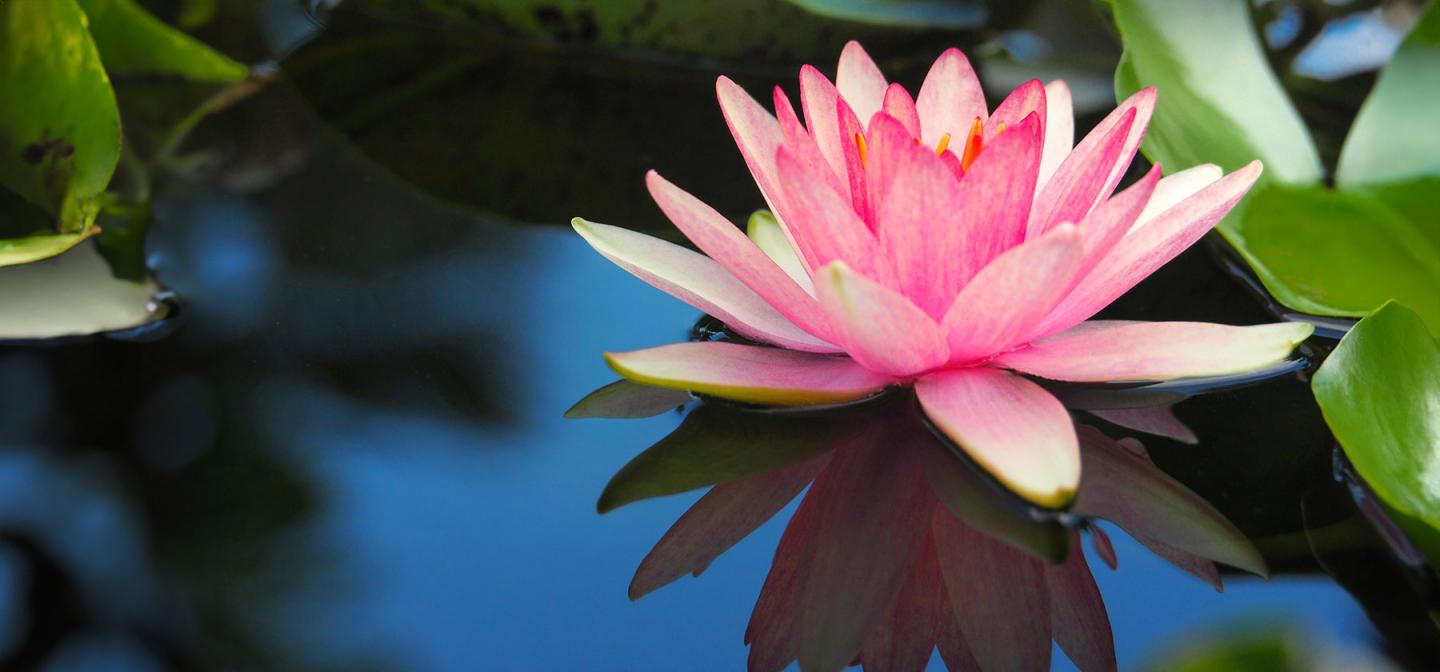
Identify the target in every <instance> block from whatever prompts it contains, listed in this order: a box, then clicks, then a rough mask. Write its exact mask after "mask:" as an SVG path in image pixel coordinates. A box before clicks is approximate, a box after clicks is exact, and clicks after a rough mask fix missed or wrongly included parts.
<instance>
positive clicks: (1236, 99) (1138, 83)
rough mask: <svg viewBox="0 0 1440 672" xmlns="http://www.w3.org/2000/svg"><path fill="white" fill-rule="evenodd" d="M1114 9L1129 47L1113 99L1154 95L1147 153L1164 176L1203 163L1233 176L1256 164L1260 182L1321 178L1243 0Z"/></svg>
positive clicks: (1125, 4)
mask: <svg viewBox="0 0 1440 672" xmlns="http://www.w3.org/2000/svg"><path fill="white" fill-rule="evenodd" d="M1113 5H1114V14H1115V23H1116V25H1117V26H1118V27H1119V29H1120V35H1121V38H1122V40H1123V42H1124V45H1125V51H1124V53H1123V54H1122V55H1121V57H1120V65H1119V66H1118V67H1117V69H1116V70H1115V93H1116V97H1117V98H1120V99H1124V98H1127V97H1129V96H1130V94H1132V93H1134V92H1135V91H1138V90H1140V88H1142V87H1145V86H1153V87H1155V88H1156V89H1157V90H1158V91H1159V93H1160V96H1159V102H1158V104H1157V105H1156V108H1155V115H1154V117H1153V118H1152V119H1151V121H1150V130H1149V131H1148V132H1147V133H1146V135H1145V142H1144V145H1143V148H1144V150H1145V153H1146V155H1147V156H1149V157H1151V159H1152V160H1154V161H1157V162H1163V163H1164V165H1165V168H1166V172H1175V171H1177V170H1181V169H1183V168H1188V167H1190V166H1194V165H1198V164H1202V163H1215V164H1219V165H1220V166H1221V167H1223V168H1224V169H1225V170H1226V171H1230V170H1234V169H1236V168H1239V167H1240V166H1243V165H1245V164H1247V163H1249V162H1251V161H1253V160H1255V159H1260V160H1262V161H1264V163H1265V177H1266V179H1269V180H1273V181H1279V182H1286V183H1293V184H1311V183H1315V182H1317V181H1318V180H1319V179H1320V176H1321V174H1322V169H1321V166H1320V157H1319V154H1317V153H1316V151H1315V145H1314V143H1313V142H1312V141H1311V139H1310V133H1309V131H1307V130H1306V129H1305V124H1304V122H1303V121H1302V120H1301V119H1300V115H1299V113H1297V112H1296V111H1295V107H1294V106H1293V105H1292V104H1291V103H1290V99H1289V98H1288V97H1287V96H1286V95H1285V91H1284V90H1283V89H1282V88H1281V87H1280V82H1279V80H1278V79H1276V78H1275V74H1274V73H1273V72H1271V71H1270V66H1269V64H1268V62H1267V61H1266V58H1265V52H1264V49H1263V47H1262V45H1261V42H1260V38H1259V36H1258V35H1257V34H1256V31H1255V27H1254V26H1253V25H1252V23H1251V20H1250V8H1249V5H1248V3H1246V2H1245V0H1216V1H1214V2H1170V1H1166V0H1113ZM1197 26H1204V30H1197V29H1196V28H1197Z"/></svg>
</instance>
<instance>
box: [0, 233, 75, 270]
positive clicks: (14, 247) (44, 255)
mask: <svg viewBox="0 0 1440 672" xmlns="http://www.w3.org/2000/svg"><path fill="white" fill-rule="evenodd" d="M95 232H96V230H95V229H94V228H91V229H88V230H86V231H83V232H81V233H50V234H38V235H34V236H26V237H24V238H10V239H8V240H0V266H16V265H19V264H28V263H30V262H32V261H40V260H41V259H48V258H50V257H53V256H55V255H57V254H60V253H62V252H65V251H67V250H69V249H70V248H72V247H75V246H76V245H79V244H80V242H81V241H83V240H85V239H86V238H89V237H90V236H91V235H92V234H94V233H95Z"/></svg>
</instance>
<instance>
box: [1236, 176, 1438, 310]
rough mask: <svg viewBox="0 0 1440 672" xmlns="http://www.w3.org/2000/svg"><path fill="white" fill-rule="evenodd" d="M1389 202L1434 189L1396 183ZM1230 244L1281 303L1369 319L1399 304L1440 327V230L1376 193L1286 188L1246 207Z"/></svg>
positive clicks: (1255, 196)
mask: <svg viewBox="0 0 1440 672" xmlns="http://www.w3.org/2000/svg"><path fill="white" fill-rule="evenodd" d="M1385 193H1386V194H1387V197H1386V200H1394V201H1403V200H1404V199H1407V198H1413V199H1415V200H1416V203H1415V206H1417V207H1418V205H1419V200H1420V199H1423V198H1425V197H1426V195H1427V194H1428V195H1429V198H1430V200H1431V205H1430V207H1431V208H1432V209H1433V207H1434V194H1435V193H1437V192H1436V191H1434V186H1433V185H1426V184H1424V183H1417V184H1414V185H1411V186H1404V185H1395V186H1392V187H1390V188H1389V189H1388V190H1387V191H1386V192H1385ZM1237 216H1238V218H1239V219H1238V221H1236V220H1233V219H1232V220H1231V221H1232V222H1234V223H1233V225H1231V226H1229V227H1228V228H1227V234H1228V236H1227V237H1228V238H1229V239H1230V241H1231V242H1232V243H1233V244H1234V245H1235V247H1236V248H1237V249H1239V250H1240V253H1241V255H1242V256H1244V257H1245V260H1246V261H1248V262H1249V263H1250V266H1251V268H1253V269H1254V270H1255V273H1256V275H1258V276H1259V277H1260V280H1261V282H1263V283H1264V284H1265V287H1266V288H1267V289H1269V290H1270V293H1271V294H1274V295H1275V298H1277V299H1279V300H1280V302H1281V303H1283V304H1285V305H1287V306H1289V307H1291V308H1294V309H1296V310H1300V311H1304V312H1307V313H1313V314H1317V315H1341V316H1361V315H1365V314H1367V313H1369V312H1370V311H1371V310H1373V309H1374V307H1375V306H1376V305H1377V304H1379V303H1381V302H1383V301H1385V300H1386V299H1389V298H1395V299H1399V300H1401V301H1403V302H1406V303H1408V304H1409V305H1412V306H1414V307H1415V309H1417V310H1419V311H1420V312H1421V313H1423V314H1424V315H1425V316H1426V317H1428V318H1431V319H1432V320H1436V324H1440V291H1436V288H1437V287H1440V227H1424V226H1420V225H1419V223H1420V220H1419V219H1416V218H1414V217H1412V216H1408V213H1407V212H1406V211H1405V210H1402V209H1398V208H1396V207H1392V206H1391V205H1389V204H1387V203H1386V201H1385V200H1381V199H1380V198H1377V197H1376V196H1372V195H1369V194H1363V193H1355V192H1343V191H1333V190H1329V189H1325V188H1324V187H1320V186H1314V187H1303V188H1294V187H1287V186H1280V185H1272V186H1269V187H1265V188H1261V189H1258V190H1256V191H1254V192H1252V193H1251V194H1250V195H1249V196H1247V197H1246V198H1245V200H1243V201H1241V202H1240V206H1239V207H1238V208H1237V209H1236V213H1235V214H1232V218H1234V217H1237Z"/></svg>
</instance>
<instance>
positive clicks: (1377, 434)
mask: <svg viewBox="0 0 1440 672" xmlns="http://www.w3.org/2000/svg"><path fill="white" fill-rule="evenodd" d="M1313 388H1314V391H1315V398H1316V400H1318V401H1319V402H1320V409H1321V411H1323V412H1324V414H1325V421H1326V422H1327V423H1329V425H1330V429H1331V430H1332V431H1333V432H1335V437H1336V438H1337V439H1339V441H1340V445H1341V446H1342V447H1343V448H1344V449H1345V454H1346V455H1348V456H1349V457H1350V461H1351V462H1352V463H1354V465H1355V469H1356V470H1357V471H1359V472H1360V475H1361V476H1362V477H1364V479H1365V481H1366V482H1367V483H1369V485H1370V487H1371V488H1372V489H1374V490H1375V493H1376V495H1378V496H1379V498H1380V501H1381V502H1382V503H1384V505H1385V507H1386V508H1387V509H1388V510H1389V512H1390V513H1391V515H1392V516H1393V517H1394V519H1395V521H1396V522H1397V523H1399V525H1400V527H1401V528H1402V529H1404V530H1405V532H1406V534H1408V535H1409V536H1410V538H1411V540H1413V541H1414V542H1415V543H1416V544H1417V545H1418V546H1419V547H1420V548H1421V550H1423V551H1425V553H1426V554H1427V555H1428V556H1429V557H1430V561H1431V562H1432V563H1436V564H1440V487H1437V479H1440V412H1437V409H1440V343H1437V342H1436V340H1435V338H1434V337H1433V336H1431V331H1430V329H1427V328H1426V324H1425V322H1424V321H1423V320H1421V318H1420V316H1419V315H1416V314H1415V313H1414V312H1413V311H1411V310H1410V309H1408V308H1405V307H1404V306H1402V305H1400V304H1398V303H1388V304H1386V305H1385V306H1383V307H1381V308H1380V309H1379V310H1377V311H1375V313H1374V314H1372V315H1370V316H1369V317H1367V318H1365V319H1363V320H1361V321H1360V323H1359V324H1357V325H1355V327H1354V328H1353V329H1351V330H1350V333H1348V334H1346V336H1345V338H1344V339H1343V340H1341V341H1340V345H1339V347H1337V348H1336V349H1335V352H1333V353H1331V354H1330V357H1329V358H1328V359H1326V360H1325V364H1324V365H1323V366H1321V367H1320V370H1319V371H1318V372H1316V374H1315V379H1314V383H1313Z"/></svg>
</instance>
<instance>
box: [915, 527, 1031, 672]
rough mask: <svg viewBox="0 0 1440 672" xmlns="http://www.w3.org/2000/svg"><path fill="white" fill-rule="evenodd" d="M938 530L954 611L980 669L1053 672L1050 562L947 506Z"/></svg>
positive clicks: (937, 543)
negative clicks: (978, 527) (983, 529)
mask: <svg viewBox="0 0 1440 672" xmlns="http://www.w3.org/2000/svg"><path fill="white" fill-rule="evenodd" d="M932 530H933V534H934V535H935V537H934V538H935V548H936V550H937V551H938V553H939V557H940V573H941V574H942V575H943V576H944V577H945V586H946V592H947V594H948V595H949V598H950V606H951V607H952V608H953V611H954V614H955V620H956V622H957V623H958V624H959V627H960V633H961V635H962V636H963V637H964V640H965V643H966V644H967V645H968V649H969V652H970V653H971V654H973V655H974V657H975V661H976V662H978V663H979V666H978V668H976V669H982V670H1048V669H1050V598H1049V595H1048V594H1047V592H1048V590H1047V587H1046V584H1045V565H1044V563H1042V562H1040V561H1039V560H1037V559H1035V558H1033V557H1030V556H1028V555H1026V554H1024V553H1022V552H1020V551H1018V550H1015V549H1013V548H1011V547H1009V546H1006V545H1005V544H1002V543H1000V542H997V541H995V540H993V539H991V538H989V537H986V536H985V535H983V534H980V533H979V532H976V531H975V530H973V529H971V528H969V527H966V526H965V525H964V524H962V523H961V522H960V521H959V519H957V518H955V517H954V516H953V515H951V514H950V512H949V511H946V510H945V509H943V508H942V507H936V510H935V514H934V518H933V523H932ZM942 651H943V649H942Z"/></svg>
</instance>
